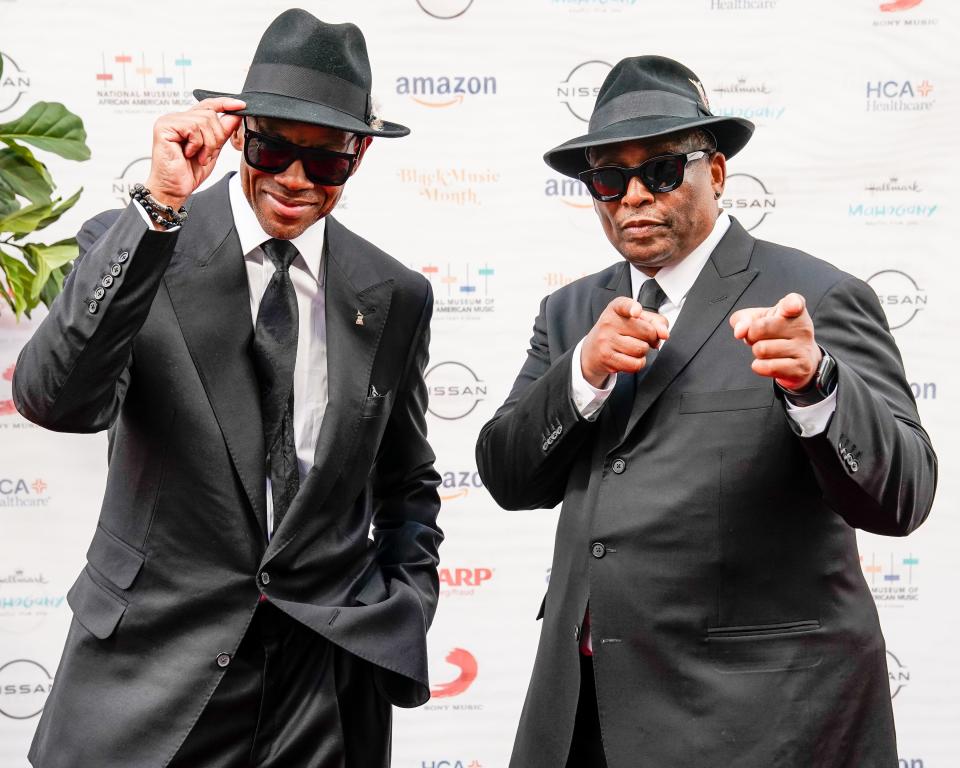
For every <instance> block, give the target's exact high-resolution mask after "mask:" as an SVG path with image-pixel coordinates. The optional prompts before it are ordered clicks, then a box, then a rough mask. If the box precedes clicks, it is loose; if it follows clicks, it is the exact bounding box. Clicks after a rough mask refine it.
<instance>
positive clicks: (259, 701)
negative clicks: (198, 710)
mask: <svg viewBox="0 0 960 768" xmlns="http://www.w3.org/2000/svg"><path fill="white" fill-rule="evenodd" d="M390 716H391V710H390V704H389V703H388V702H387V701H386V699H384V698H383V697H382V696H381V695H380V693H379V691H378V690H377V688H376V685H375V683H374V667H373V666H372V665H370V664H369V663H367V662H365V661H363V660H362V659H359V658H357V657H356V656H353V655H351V654H349V653H347V652H346V651H344V650H343V649H341V648H338V647H337V646H335V645H333V644H331V643H329V642H328V641H326V640H325V639H324V638H322V637H321V636H320V635H318V634H316V633H315V632H313V630H311V629H309V628H307V627H305V626H303V625H302V624H300V623H299V622H297V621H296V620H295V619H292V618H290V617H289V616H287V615H286V614H285V613H283V612H282V611H280V610H279V609H278V608H276V607H274V606H273V605H271V604H270V603H269V602H262V603H260V605H259V606H258V607H257V611H256V614H255V615H254V618H253V621H252V622H251V624H250V627H249V629H248V630H247V633H246V635H245V636H244V638H243V640H242V642H241V643H240V648H239V649H238V650H237V653H236V655H235V656H234V658H233V659H232V660H231V662H230V666H229V667H228V668H227V671H226V673H225V674H224V676H223V678H222V679H221V681H220V685H219V686H218V687H217V689H216V691H215V692H214V694H213V697H212V698H211V699H210V701H209V703H208V704H207V706H206V707H205V708H204V710H203V712H202V714H201V715H200V719H199V720H198V721H197V723H196V725H195V726H194V727H193V730H191V731H190V733H189V734H188V736H187V738H186V741H185V742H184V743H183V745H182V746H181V748H180V750H179V751H178V752H177V754H176V756H175V757H174V758H173V761H172V762H171V763H170V764H169V768H294V766H296V768H381V766H382V767H383V768H386V766H388V765H389V763H390Z"/></svg>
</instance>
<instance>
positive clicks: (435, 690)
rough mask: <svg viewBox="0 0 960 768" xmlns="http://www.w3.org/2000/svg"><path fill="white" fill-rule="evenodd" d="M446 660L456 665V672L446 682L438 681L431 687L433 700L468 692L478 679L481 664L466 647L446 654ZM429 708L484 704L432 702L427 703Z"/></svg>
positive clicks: (467, 707) (462, 707)
mask: <svg viewBox="0 0 960 768" xmlns="http://www.w3.org/2000/svg"><path fill="white" fill-rule="evenodd" d="M446 662H447V664H449V665H450V666H452V667H454V669H455V673H454V674H453V676H452V677H448V678H447V679H446V681H445V682H442V683H436V684H435V685H434V686H433V687H431V688H430V697H431V699H432V700H433V701H436V700H438V699H451V698H454V697H457V696H460V695H462V694H464V693H466V691H467V690H469V688H470V686H471V685H473V682H474V680H476V679H477V674H478V672H479V669H480V666H479V664H478V663H477V658H476V657H475V656H474V655H473V654H472V653H470V651H468V650H466V649H465V648H454V649H453V650H451V651H450V652H449V653H448V654H447V656H446ZM426 706H427V708H428V709H482V708H483V705H482V704H459V703H450V704H447V703H432V704H427V705H426Z"/></svg>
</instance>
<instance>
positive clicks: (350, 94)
mask: <svg viewBox="0 0 960 768" xmlns="http://www.w3.org/2000/svg"><path fill="white" fill-rule="evenodd" d="M372 82H373V78H372V76H371V74H370V59H369V58H368V57H367V44H366V41H365V40H364V39H363V33H362V32H361V31H360V29H359V28H358V27H357V26H355V25H353V24H326V23H325V22H322V21H320V19H318V18H316V17H315V16H313V15H312V14H310V13H308V12H307V11H304V10H302V9H300V8H293V9H291V10H289V11H284V12H283V13H281V14H280V15H279V16H277V18H276V19H274V20H273V22H272V23H271V24H270V26H269V27H267V31H266V32H264V33H263V37H262V38H260V45H258V46H257V52H256V53H255V54H254V55H253V63H252V64H251V65H250V69H249V70H248V71H247V79H246V82H245V83H244V84H243V90H242V91H241V92H240V93H227V92H225V91H208V90H204V89H202V88H198V89H196V90H195V91H194V92H193V95H194V96H196V97H197V99H207V98H211V97H216V96H232V97H234V98H237V99H241V100H243V101H245V102H246V103H247V106H246V109H240V110H237V111H235V112H232V113H231V114H235V115H258V116H261V117H276V118H280V119H283V120H297V121H299V122H303V123H313V124H315V125H325V126H327V127H329V128H338V129H340V130H342V131H349V132H352V133H356V134H360V135H361V136H383V137H385V138H396V137H398V136H406V135H407V134H408V133H410V129H409V128H407V127H406V126H403V125H400V124H399V123H390V122H387V121H386V120H382V119H380V118H379V117H377V116H376V115H374V114H373V112H372V109H371V100H370V86H371V83H372Z"/></svg>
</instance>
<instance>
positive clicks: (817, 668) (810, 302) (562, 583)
mask: <svg viewBox="0 0 960 768" xmlns="http://www.w3.org/2000/svg"><path fill="white" fill-rule="evenodd" d="M789 291H798V292H800V293H802V294H803V295H804V296H805V297H806V300H807V306H808V307H809V309H810V312H811V314H812V316H813V321H814V324H815V329H816V337H817V341H818V342H819V343H820V344H821V345H822V346H823V347H824V348H825V349H827V350H828V351H829V352H830V353H831V354H832V355H833V356H834V357H835V358H836V360H837V361H838V364H839V389H838V399H837V404H836V411H835V413H834V415H833V417H832V420H831V421H830V424H829V426H828V428H827V430H826V431H825V432H824V433H822V434H821V435H818V436H815V437H811V438H800V437H799V436H798V434H797V432H798V430H797V428H796V427H795V425H794V424H793V423H792V422H791V421H790V420H789V418H788V417H787V415H786V414H785V412H784V406H783V404H782V402H781V401H780V400H779V399H778V398H777V395H776V393H775V390H774V386H773V384H772V382H771V381H770V380H768V379H763V378H761V377H759V376H757V375H755V374H754V373H753V372H752V371H751V369H750V363H751V360H752V354H751V351H750V349H749V348H748V347H747V346H746V345H745V344H743V342H741V341H737V340H735V339H734V338H733V333H732V331H731V329H730V326H729V324H728V322H727V320H728V318H729V316H730V313H731V312H732V311H734V310H736V309H738V308H741V307H751V306H770V305H773V304H774V303H776V302H777V301H778V300H779V299H780V298H781V297H782V296H783V295H784V294H786V293H788V292H789ZM629 293H630V275H629V269H628V265H627V264H626V262H621V263H620V264H617V265H615V266H613V267H610V268H609V269H606V270H604V271H603V272H600V273H597V274H595V275H591V276H589V277H586V278H583V279H581V280H579V281H577V282H575V283H573V284H571V285H569V286H567V287H565V288H561V289H560V290H558V291H557V292H556V293H554V294H552V295H551V296H548V297H547V298H546V299H544V301H543V304H542V305H541V308H540V314H539V316H538V317H537V320H536V323H535V325H534V334H533V339H532V341H531V345H530V350H529V352H528V356H527V360H526V363H525V364H524V366H523V368H522V370H521V371H520V375H519V376H518V378H517V380H516V383H515V384H514V387H513V391H512V392H511V393H510V396H509V397H508V398H507V401H506V402H505V403H504V405H503V406H502V407H501V408H500V409H499V410H498V411H497V413H496V415H495V416H494V417H493V419H492V420H491V421H490V422H489V423H488V424H486V426H484V428H483V430H482V432H481V435H480V439H479V442H478V445H477V461H478V464H479V468H480V474H481V476H482V478H483V481H484V483H485V484H486V485H487V487H488V488H489V490H490V492H491V493H492V494H493V496H494V498H495V499H497V501H498V502H499V503H500V504H501V505H503V506H504V507H507V508H511V509H529V508H535V507H549V506H552V505H554V504H556V503H558V502H560V501H561V500H562V501H563V508H562V511H561V513H560V519H559V524H558V529H557V534H556V544H555V551H554V558H553V569H552V571H551V579H550V585H549V588H548V590H547V595H546V598H545V602H544V606H543V608H542V615H543V620H544V623H543V627H542V633H541V638H540V645H539V649H538V652H537V657H536V663H535V666H534V670H533V677H532V680H531V683H530V687H529V690H528V693H527V699H526V703H525V705H524V708H523V714H522V717H521V722H520V727H519V731H518V734H517V739H516V743H515V747H514V753H513V759H512V762H511V766H514V767H515V768H562V766H563V765H564V764H565V760H566V755H567V749H568V747H569V743H570V733H571V730H572V727H573V722H574V714H575V710H576V703H577V691H578V688H579V663H578V650H577V648H578V638H579V634H580V624H581V621H582V619H583V616H584V609H585V608H586V606H587V602H588V600H589V605H590V616H591V622H592V640H593V648H594V654H595V655H594V665H595V671H596V687H597V691H596V692H597V699H598V704H599V712H600V721H601V725H602V729H603V741H604V747H605V750H606V753H607V758H608V763H609V765H610V767H611V768H634V767H635V766H637V765H643V766H646V765H651V766H652V765H664V766H675V767H676V768H688V767H697V768H700V767H701V766H703V767H705V766H724V768H735V767H736V768H775V767H778V766H782V767H783V768H799V766H817V768H840V767H841V766H843V767H844V768H874V767H875V766H884V768H894V767H895V766H896V763H897V753H896V746H895V741H894V726H893V716H892V710H891V705H890V693H889V689H888V681H887V669H886V663H885V649H884V643H883V638H882V635H881V633H880V627H879V623H878V618H877V612H876V608H875V606H874V604H873V600H872V598H871V595H870V592H869V590H868V588H867V586H866V583H865V581H864V578H863V575H862V571H861V568H860V564H859V558H858V554H857V545H856V538H855V532H854V528H855V527H857V528H863V529H865V530H868V531H873V532H875V533H881V534H890V535H904V534H907V533H909V532H910V531H911V530H913V529H914V528H916V526H918V525H919V524H920V523H921V521H922V520H923V519H924V518H925V517H926V515H927V513H928V511H929V509H930V505H931V503H932V499H933V493H934V487H935V483H936V458H935V456H934V453H933V450H932V448H931V446H930V443H929V440H928V438H927V435H926V433H925V432H924V431H923V429H922V428H921V426H920V422H919V418H918V416H917V412H916V408H915V405H914V402H913V397H912V395H911V392H910V389H909V386H908V385H907V382H906V381H905V379H904V374H903V368H902V364H901V361H900V356H899V353H898V351H897V348H896V345H895V343H894V340H893V338H892V336H891V335H890V333H889V331H888V329H887V325H886V322H885V320H884V316H883V312H882V309H881V307H880V305H879V303H878V301H877V299H876V296H875V295H874V294H873V292H872V291H871V289H870V288H869V287H868V286H867V285H866V284H865V283H863V282H862V281H860V280H857V279H856V278H853V277H851V276H850V275H847V274H845V273H843V272H841V271H839V270H837V269H835V268H834V267H832V266H830V265H828V264H826V263H824V262H821V261H818V260H816V259H814V258H812V257H810V256H808V255H806V254H803V253H800V252H798V251H794V250H790V249H787V248H783V247H781V246H777V245H773V244H771V243H766V242H762V241H758V240H755V239H754V238H752V237H751V236H750V235H748V234H747V233H746V232H745V231H744V230H743V228H742V227H741V226H740V225H739V224H738V223H736V221H734V222H733V223H732V224H731V226H730V229H729V230H728V232H727V233H726V234H725V236H724V237H723V239H722V240H721V242H720V243H719V244H718V246H717V247H716V249H715V250H714V253H713V254H712V256H711V258H710V260H709V261H708V262H707V264H706V265H705V266H704V268H703V270H702V272H701V274H700V275H699V277H698V278H697V281H696V283H695V285H694V286H693V288H692V290H691V291H690V293H689V295H688V296H687V298H686V302H685V304H684V308H683V311H682V313H681V314H680V317H679V319H678V321H677V323H676V326H675V327H674V328H673V329H671V336H670V340H669V342H667V344H666V345H665V346H664V348H663V349H662V351H661V352H660V353H659V355H658V357H657V359H656V361H655V363H654V364H653V365H652V367H651V368H650V370H649V372H648V373H647V375H646V376H645V377H644V378H643V379H642V380H641V381H640V383H639V384H638V385H637V388H636V394H635V396H633V397H632V399H631V395H630V394H629V393H628V392H626V393H625V392H624V391H623V390H624V388H623V386H622V383H626V382H627V381H628V377H623V376H621V377H619V379H618V382H617V386H616V387H615V389H614V392H613V394H612V395H611V399H610V401H608V403H607V404H606V405H605V407H604V408H603V410H602V411H601V414H600V416H599V418H598V419H597V420H596V421H595V422H590V421H586V420H584V419H583V418H581V417H580V416H579V414H578V412H577V410H576V408H575V407H574V404H573V402H572V400H571V397H570V366H571V365H572V364H574V361H572V360H571V358H572V353H573V349H574V347H575V345H576V344H577V342H579V341H580V339H582V338H583V337H584V336H585V335H586V333H587V332H588V331H589V330H590V328H591V327H592V326H593V324H594V322H595V321H596V319H597V317H598V316H599V314H600V312H601V311H602V310H603V308H604V307H606V305H607V304H608V303H609V302H610V301H611V300H612V299H613V298H614V297H615V296H617V295H629ZM847 455H849V456H851V457H852V459H851V460H846V459H845V458H844V456H847Z"/></svg>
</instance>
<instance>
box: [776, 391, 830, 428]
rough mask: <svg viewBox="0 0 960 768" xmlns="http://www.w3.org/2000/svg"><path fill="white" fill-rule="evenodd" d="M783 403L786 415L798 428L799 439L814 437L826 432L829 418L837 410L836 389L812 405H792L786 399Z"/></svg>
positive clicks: (785, 398)
mask: <svg viewBox="0 0 960 768" xmlns="http://www.w3.org/2000/svg"><path fill="white" fill-rule="evenodd" d="M783 402H784V403H786V405H787V415H788V416H789V417H790V418H791V419H792V420H793V423H794V424H796V425H797V426H798V427H800V437H814V436H815V435H819V434H820V433H821V432H823V431H824V430H826V428H827V425H828V424H829V423H830V417H831V416H833V412H834V411H835V410H837V389H834V390H833V392H831V393H830V394H829V395H827V396H826V397H825V398H824V399H823V400H821V401H820V402H819V403H814V404H813V405H794V404H793V403H791V402H790V399H789V398H787V397H784V398H783Z"/></svg>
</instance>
